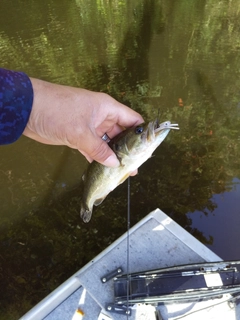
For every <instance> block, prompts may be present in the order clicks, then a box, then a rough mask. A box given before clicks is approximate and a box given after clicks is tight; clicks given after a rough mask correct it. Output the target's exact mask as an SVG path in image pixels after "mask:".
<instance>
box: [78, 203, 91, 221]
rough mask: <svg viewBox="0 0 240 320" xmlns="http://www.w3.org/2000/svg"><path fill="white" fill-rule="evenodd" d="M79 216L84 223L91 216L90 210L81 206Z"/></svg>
mask: <svg viewBox="0 0 240 320" xmlns="http://www.w3.org/2000/svg"><path fill="white" fill-rule="evenodd" d="M80 217H81V218H82V219H83V222H85V223H87V222H89V221H90V220H91V217H92V210H89V209H86V208H83V207H82V208H81V210H80Z"/></svg>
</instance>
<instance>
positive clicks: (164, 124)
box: [154, 120, 179, 133]
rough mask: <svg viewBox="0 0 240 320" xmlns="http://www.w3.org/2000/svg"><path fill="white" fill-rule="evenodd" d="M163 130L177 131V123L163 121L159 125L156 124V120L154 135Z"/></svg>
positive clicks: (155, 122)
mask: <svg viewBox="0 0 240 320" xmlns="http://www.w3.org/2000/svg"><path fill="white" fill-rule="evenodd" d="M164 129H174V130H179V127H178V124H177V123H171V122H170V121H165V122H162V123H160V124H159V123H158V121H157V120H155V121H154V133H157V132H159V131H161V130H164Z"/></svg>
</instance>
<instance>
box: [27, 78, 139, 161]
mask: <svg viewBox="0 0 240 320" xmlns="http://www.w3.org/2000/svg"><path fill="white" fill-rule="evenodd" d="M31 82H32V85H33V91H34V101H33V107H32V111H31V114H30V118H29V121H28V124H27V126H26V128H25V130H24V132H23V134H24V135H26V136H27V137H29V138H32V139H34V140H36V141H39V142H42V143H46V144H52V145H66V146H69V147H71V148H74V149H78V150H79V151H80V152H81V153H82V154H83V155H84V156H85V157H86V158H87V159H88V161H90V162H91V161H92V160H96V161H98V162H100V163H102V164H103V165H106V166H110V167H115V166H118V165H119V161H118V159H117V157H116V155H115V153H114V152H113V151H112V150H111V148H110V147H109V146H108V144H107V143H106V142H105V141H103V140H102V139H101V137H102V136H103V135H104V134H105V133H107V135H108V136H109V137H110V139H111V138H113V137H114V136H115V135H116V134H118V133H119V132H121V131H122V129H123V127H131V126H133V125H138V124H140V123H142V122H143V118H142V117H141V116H140V115H139V114H138V113H137V112H135V111H133V110H132V109H130V108H128V107H127V106H125V105H123V104H121V103H119V102H117V101H116V100H115V99H113V98H111V97H110V96H109V95H107V94H105V93H99V92H92V91H88V90H85V89H79V88H73V87H67V86H62V85H57V84H52V83H49V82H45V81H42V80H37V79H33V78H31Z"/></svg>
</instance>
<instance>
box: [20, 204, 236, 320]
mask: <svg viewBox="0 0 240 320" xmlns="http://www.w3.org/2000/svg"><path fill="white" fill-rule="evenodd" d="M129 243H130V262H129V265H130V272H138V271H144V270H150V269H157V268H161V267H167V266H173V265H180V264H188V263H197V262H204V261H220V260H221V258H220V257H218V256H217V255H215V254H214V253H213V252H212V251H210V250H209V249H208V248H207V247H205V246H204V245H203V244H201V243H200V242H199V241H198V240H196V239H195V238H194V237H192V236H191V235H190V234H189V233H187V232H186V231H185V230H184V229H183V228H182V227H180V226H179V225H178V224H177V223H175V222H174V221H173V220H172V219H170V218H169V217H168V216H167V215H165V214H164V213H163V212H162V211H161V210H159V209H156V210H155V211H153V212H152V213H150V214H149V215H147V216H146V217H145V218H144V219H143V220H141V221H140V222H139V223H138V224H137V225H135V226H134V227H132V228H131V229H130V238H129ZM126 257H127V236H126V234H124V235H123V236H122V237H120V238H119V239H118V240H117V241H115V242H114V243H113V244H112V245H111V246H109V247H108V248H107V249H106V250H104V251H103V252H102V253H101V254H100V255H98V256H97V257H96V258H95V259H94V260H93V261H91V262H89V263H88V264H87V265H86V266H85V267H83V268H82V269H80V270H79V271H78V272H77V273H76V274H74V275H73V276H72V277H71V278H70V279H69V280H67V281H66V282H65V283H63V284H62V285H61V286H60V287H59V288H57V289H56V290H55V291H54V292H53V293H52V294H51V295H49V296H48V297H46V298H45V299H44V300H43V301H42V302H40V303H39V304H38V305H37V306H36V307H35V308H33V309H32V310H30V311H29V312H28V313H27V314H26V315H24V316H23V317H22V318H21V320H33V319H34V320H38V319H41V320H42V319H44V320H78V319H79V320H80V319H82V317H81V316H80V315H79V314H78V313H76V310H77V309H78V308H80V309H81V310H82V311H83V312H84V317H83V319H84V320H105V319H114V320H123V319H127V316H126V315H118V314H113V313H107V312H106V311H105V306H106V303H111V302H113V300H114V292H113V281H109V282H107V283H105V284H103V283H102V282H101V277H102V276H104V275H105V274H107V273H108V272H111V271H113V270H115V269H117V268H118V267H122V268H123V270H124V271H125V272H126V271H127V267H126V264H127V259H126ZM229 297H230V296H228V295H225V296H223V297H222V299H215V300H212V301H206V302H201V303H188V304H174V305H164V306H161V307H159V309H160V311H161V313H162V316H163V319H164V320H170V319H182V316H183V314H186V313H187V314H188V316H187V317H185V318H184V319H187V320H193V319H194V320H197V319H203V318H205V320H211V319H218V320H225V319H228V320H237V319H240V312H239V307H238V306H237V307H236V306H234V308H232V305H230V304H229V303H228V302H224V301H225V300H228V299H229ZM213 306H214V308H213ZM197 310H198V312H196V311H197ZM199 310H201V311H199ZM101 312H102V313H101ZM100 313H101V315H100ZM104 315H105V316H104ZM135 319H136V320H153V319H154V320H155V317H154V314H153V309H152V308H151V306H145V307H144V308H143V306H136V307H134V308H133V312H132V315H131V317H129V320H135Z"/></svg>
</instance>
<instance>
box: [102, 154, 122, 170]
mask: <svg viewBox="0 0 240 320" xmlns="http://www.w3.org/2000/svg"><path fill="white" fill-rule="evenodd" d="M103 165H104V166H106V167H114V168H116V167H118V166H119V165H120V162H119V160H118V159H117V157H116V156H114V155H111V156H109V157H108V158H107V159H106V160H105V161H104V163H103Z"/></svg>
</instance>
